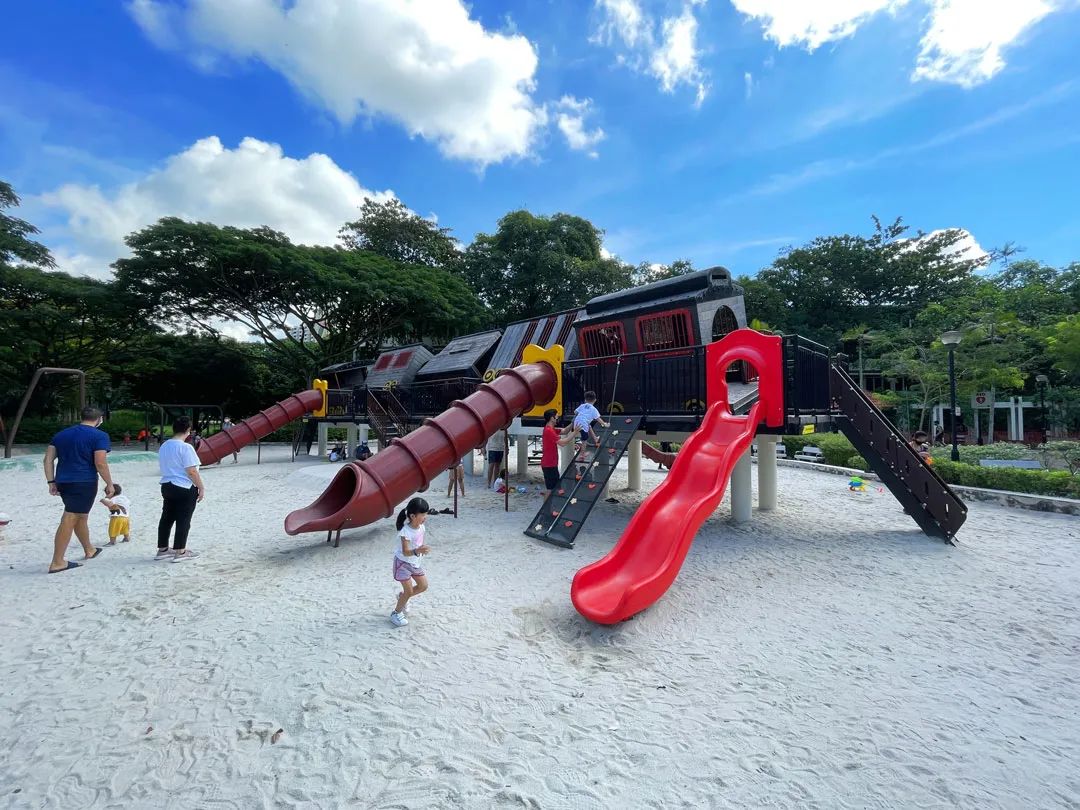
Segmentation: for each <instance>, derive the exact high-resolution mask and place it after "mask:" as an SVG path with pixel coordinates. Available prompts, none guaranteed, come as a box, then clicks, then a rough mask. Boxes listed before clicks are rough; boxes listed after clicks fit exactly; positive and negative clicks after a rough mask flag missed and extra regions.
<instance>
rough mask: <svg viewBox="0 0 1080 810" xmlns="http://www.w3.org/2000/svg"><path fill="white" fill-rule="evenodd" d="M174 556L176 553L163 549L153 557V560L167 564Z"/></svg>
mask: <svg viewBox="0 0 1080 810" xmlns="http://www.w3.org/2000/svg"><path fill="white" fill-rule="evenodd" d="M175 556H176V553H175V552H174V551H173V550H172V549H170V548H166V549H163V550H161V551H159V552H158V553H157V555H155V557H154V560H155V562H161V561H163V560H164V561H166V562H167V561H169V560H171V559H172V558H173V557H175Z"/></svg>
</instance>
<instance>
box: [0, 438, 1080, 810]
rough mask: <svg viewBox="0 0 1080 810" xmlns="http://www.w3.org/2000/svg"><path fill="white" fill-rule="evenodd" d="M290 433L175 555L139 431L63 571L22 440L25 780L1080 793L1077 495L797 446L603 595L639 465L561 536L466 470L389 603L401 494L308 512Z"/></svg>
mask: <svg viewBox="0 0 1080 810" xmlns="http://www.w3.org/2000/svg"><path fill="white" fill-rule="evenodd" d="M512 455H513V454H512ZM268 457H269V458H270V459H271V461H272V462H275V463H264V464H263V465H262V466H255V464H254V463H253V462H254V452H253V451H251V450H249V451H247V452H245V453H244V454H243V455H242V456H241V458H242V463H241V464H240V465H239V466H237V467H233V466H231V465H229V464H228V462H226V464H224V465H223V466H221V467H216V468H212V469H209V470H207V471H206V473H205V476H206V480H207V482H208V486H209V497H208V500H207V501H206V502H205V503H204V504H202V505H201V506H200V507H199V509H198V511H197V512H196V517H195V522H194V527H193V532H192V541H191V545H192V547H193V548H195V549H197V550H199V551H200V552H202V554H203V556H202V557H200V558H199V559H197V560H194V561H191V562H188V563H184V564H182V565H173V564H168V563H155V562H152V560H151V557H152V555H153V553H154V545H155V544H154V529H155V526H156V521H157V515H158V508H159V497H158V494H157V488H156V479H155V465H154V464H153V463H152V462H151V463H148V462H129V463H126V464H118V465H116V467H115V474H116V478H117V480H119V481H121V482H122V483H123V484H124V485H125V491H126V493H127V494H129V495H130V496H131V497H132V500H133V501H134V503H135V504H136V512H135V514H134V517H133V525H134V530H135V533H136V535H137V541H136V542H135V543H133V544H131V545H129V546H119V547H117V548H110V549H108V550H107V551H106V552H105V553H104V554H103V555H102V556H100V557H99V558H98V559H97V560H94V561H92V562H89V563H87V564H86V566H85V567H83V568H81V569H79V570H75V571H71V572H68V573H64V574H58V575H56V576H46V575H45V573H44V571H45V568H46V566H47V563H48V560H49V556H50V548H51V536H52V531H53V528H54V526H55V522H56V520H57V518H58V517H59V512H60V505H59V503H58V501H57V500H56V499H52V498H50V497H49V496H48V495H47V492H46V489H45V487H44V485H43V484H42V481H41V474H40V472H38V471H36V470H32V471H19V470H6V471H0V511H6V512H9V513H11V514H12V515H13V516H14V518H15V522H14V523H13V524H12V526H11V527H9V529H8V530H7V533H6V537H5V538H4V539H3V540H2V541H0V574H2V578H0V649H2V651H3V653H2V660H0V740H2V745H0V807H17V808H21V807H34V808H39V807H47V808H62V810H70V809H71V808H84V807H94V808H106V807H139V808H143V807H145V808H166V807H167V808H218V807H231V808H244V809H246V808H255V807H344V806H355V807H365V808H366V807H372V808H397V807H401V808H405V807H407V808H420V807H437V808H448V807H455V808H456V807H462V808H486V807H539V808H562V807H568V808H569V807H572V808H592V807H596V808H615V807H695V808H697V807H740V808H741V807H757V806H766V805H767V806H771V807H821V808H837V807H840V808H865V807H901V806H903V807H957V806H958V807H970V808H990V807H1008V808H1032V807H1038V808H1048V807H1076V806H1077V805H1080V776H1078V775H1077V774H1078V767H1077V762H1078V761H1080V688H1078V687H1080V618H1078V615H1077V609H1078V603H1077V598H1078V594H1080V522H1078V521H1077V520H1076V519H1074V518H1069V517H1065V516H1058V515H1043V514H1037V513H1032V512H1023V511H1013V510H1006V509H1004V508H1001V507H996V506H990V505H984V504H979V503H974V504H971V506H970V508H971V513H970V517H969V520H968V523H967V526H966V527H965V528H964V530H963V531H962V532H961V535H960V538H959V539H960V541H961V545H960V547H959V548H950V547H948V546H946V545H944V544H942V543H940V542H938V541H935V540H931V539H929V538H927V537H925V536H924V535H922V534H921V533H920V532H919V531H918V530H917V528H916V527H915V525H914V523H912V522H911V521H910V519H908V518H906V517H905V516H904V515H903V514H902V512H901V511H900V509H899V507H898V505H897V504H896V502H895V501H894V500H893V499H892V498H891V496H889V495H888V494H885V495H879V494H878V493H877V492H870V493H866V494H853V493H849V492H848V491H847V490H846V483H845V481H844V480H843V479H841V478H837V477H836V476H832V475H825V474H821V473H816V472H813V471H803V470H793V469H787V468H784V469H781V470H780V471H779V481H780V501H781V503H780V509H779V510H778V511H777V512H775V513H762V514H755V517H754V522H752V523H751V524H748V525H744V526H732V525H731V524H730V523H729V522H728V509H727V505H726V504H725V505H724V506H722V507H721V509H720V510H719V511H718V512H717V514H716V515H715V516H714V517H713V518H712V519H711V520H710V521H709V522H708V523H707V524H706V526H705V527H704V529H703V530H702V532H701V533H700V534H699V536H698V538H697V540H696V542H695V543H694V546H693V548H692V549H691V551H690V554H689V556H688V558H687V561H686V565H685V566H684V568H683V571H682V574H681V575H680V576H679V579H678V580H677V581H676V583H675V585H674V586H673V587H672V589H671V590H670V591H669V592H668V594H667V595H666V596H664V598H663V599H662V600H661V601H660V602H659V603H658V604H657V605H656V606H654V607H653V608H652V609H650V610H648V611H647V612H645V613H644V614H641V615H640V616H638V617H636V618H635V619H633V620H631V621H629V622H626V623H624V624H622V625H619V626H617V627H613V628H603V627H597V626H593V625H590V624H589V623H587V622H585V621H584V620H583V619H581V618H580V617H579V616H578V615H577V613H576V612H575V611H574V609H573V607H572V605H571V604H570V599H569V585H570V579H571V577H572V576H573V573H574V572H575V571H576V570H577V569H578V568H579V567H580V566H582V565H584V564H585V563H587V562H590V561H592V560H594V559H597V558H599V557H600V556H601V555H602V554H603V553H604V552H606V551H607V549H608V548H610V546H611V545H612V543H613V542H614V541H615V539H616V537H617V536H618V533H619V531H620V530H621V528H622V527H623V526H624V525H625V524H626V521H627V520H628V518H629V515H630V514H631V510H632V508H633V507H632V503H631V502H632V501H639V500H640V498H641V494H630V493H619V492H616V494H617V495H619V496H620V497H621V498H622V500H623V501H624V502H623V503H621V504H619V505H616V506H609V505H605V504H601V506H600V507H598V511H597V513H596V514H594V516H593V518H592V519H591V520H590V523H589V525H588V527H587V529H586V531H585V532H583V534H582V535H581V536H580V537H579V539H578V544H577V548H575V549H574V550H571V551H566V550H562V549H558V548H554V547H550V546H547V545H544V544H541V543H538V542H536V541H534V540H530V539H528V538H526V537H524V536H523V535H522V534H521V530H522V528H523V527H524V526H525V525H526V524H527V521H528V520H529V518H530V517H531V516H532V514H533V512H534V510H535V508H536V507H537V505H538V496H533V495H530V496H528V497H527V498H523V497H522V496H514V499H513V501H512V509H514V510H515V511H512V512H511V513H510V514H508V515H507V514H504V513H503V512H501V511H500V509H501V503H502V501H501V496H497V495H495V494H494V493H490V492H484V491H477V490H475V489H470V492H469V496H468V498H467V499H466V500H465V501H464V509H465V511H464V514H463V517H462V519H460V520H457V521H455V520H454V519H453V518H451V517H449V516H443V515H437V516H433V517H432V518H431V519H430V523H429V526H430V528H431V544H432V546H433V547H434V548H435V553H433V554H432V555H431V556H430V557H429V558H426V563H427V567H428V570H429V573H430V579H431V583H432V587H431V591H430V592H429V593H428V594H425V595H424V596H422V597H420V598H419V599H417V600H416V602H414V604H413V607H412V610H411V617H412V618H411V624H410V625H409V626H408V627H405V628H401V629H395V628H393V627H392V626H391V625H390V624H389V622H388V620H387V614H388V613H389V612H390V609H391V607H392V604H393V599H394V596H395V592H396V586H395V584H394V582H393V581H392V578H391V554H392V549H393V543H394V537H393V531H392V527H391V526H390V524H389V522H384V523H382V524H380V525H377V526H374V527H369V528H366V529H361V530H355V531H352V532H349V533H347V534H346V535H345V539H344V540H343V545H342V547H341V548H339V549H332V548H330V547H328V546H326V545H325V543H324V542H323V540H324V538H323V537H322V536H319V535H305V536H301V537H287V536H286V535H285V534H284V531H283V529H282V520H283V518H284V516H285V513H286V512H287V511H288V510H289V509H291V508H294V507H297V506H301V505H305V504H307V503H308V502H310V500H312V499H313V497H314V496H315V495H316V494H317V493H318V492H319V491H320V490H321V488H322V486H323V484H324V483H325V481H326V480H327V478H328V475H329V474H330V473H332V472H333V470H334V469H335V468H333V467H331V466H330V465H327V464H316V465H315V466H314V467H312V468H307V469H303V468H302V465H300V464H289V463H288V462H287V461H284V460H283V459H285V458H287V451H286V450H283V449H281V448H277V449H273V450H264V460H265V459H266V458H268ZM651 467H652V465H649V464H646V468H647V469H646V473H645V483H646V485H647V486H651V485H654V484H655V483H656V482H657V481H659V480H660V476H662V475H664V473H660V472H656V471H654V470H652V469H651ZM534 476H535V477H536V478H537V479H538V478H539V471H538V470H535V471H534ZM473 480H474V479H470V484H471V483H472V481H473ZM443 481H445V479H443ZM624 485H625V476H624V477H623V479H622V483H619V482H618V480H617V482H616V486H615V489H616V490H617V489H618V488H619V487H620V486H624ZM442 486H443V489H442V490H441V491H440V490H438V489H437V487H436V488H433V490H432V493H430V494H431V498H430V500H431V501H432V504H433V506H435V507H436V508H439V507H443V506H445V505H446V504H447V500H446V498H445V497H444V495H445V491H446V490H445V483H443V484H442ZM105 524H106V516H105V513H104V510H101V511H100V512H98V513H97V514H96V515H94V518H93V521H92V525H93V528H94V532H95V540H97V541H99V542H100V541H102V540H103V538H104V527H105ZM77 556H79V555H78V552H77V547H76V546H74V545H73V551H72V557H71V558H73V559H74V558H77ZM278 729H283V733H282V735H281V736H280V739H279V741H278V742H277V743H276V744H273V743H272V741H271V735H273V734H274V732H275V731H277V730H278Z"/></svg>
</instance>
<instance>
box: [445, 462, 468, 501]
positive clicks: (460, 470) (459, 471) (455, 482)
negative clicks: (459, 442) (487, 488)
mask: <svg viewBox="0 0 1080 810" xmlns="http://www.w3.org/2000/svg"><path fill="white" fill-rule="evenodd" d="M449 476H450V478H449V481H448V482H447V484H446V497H447V498H449V497H451V496H452V495H453V494H454V491H455V490H458V491H459V492H461V497H462V498H464V497H465V465H464V464H462V463H461V459H458V462H457V464H455V465H454V466H453V467H451V468H450V470H449Z"/></svg>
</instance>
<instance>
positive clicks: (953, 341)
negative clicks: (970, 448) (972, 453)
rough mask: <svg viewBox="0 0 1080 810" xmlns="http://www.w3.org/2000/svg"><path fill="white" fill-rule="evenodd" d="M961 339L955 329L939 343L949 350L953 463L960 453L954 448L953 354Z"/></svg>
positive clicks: (954, 397)
mask: <svg viewBox="0 0 1080 810" xmlns="http://www.w3.org/2000/svg"><path fill="white" fill-rule="evenodd" d="M963 337H964V335H963V334H962V333H961V332H958V331H957V330H955V329H950V330H949V331H948V332H946V333H945V334H943V335H942V336H941V342H942V343H943V344H945V346H947V347H948V349H949V399H950V405H951V407H952V419H951V420H949V423H950V425H951V433H952V455H951V456H950V458H952V460H953V461H959V460H960V451H959V450H958V449H957V447H956V361H955V359H954V354H955V352H956V347H957V346H959V345H960V341H961V340H962V339H963Z"/></svg>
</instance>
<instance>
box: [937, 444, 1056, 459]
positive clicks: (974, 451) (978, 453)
mask: <svg viewBox="0 0 1080 810" xmlns="http://www.w3.org/2000/svg"><path fill="white" fill-rule="evenodd" d="M957 450H959V451H960V461H961V462H962V463H964V464H974V465H977V464H978V463H979V460H980V459H984V458H1000V459H1003V460H1006V461H1016V460H1019V459H1027V458H1030V459H1037V458H1038V457H1039V456H1038V453H1036V452H1035V451H1034V450H1032V449H1031V448H1030V447H1028V446H1027V445H1026V444H1013V443H1011V442H996V443H995V444H983V445H977V444H972V445H960V446H959V447H958V448H957ZM930 454H931V455H932V456H933V457H934V461H938V460H939V459H940V460H942V461H949V460H950V457H951V455H952V447H951V446H950V447H935V448H933V449H932V450H931V451H930Z"/></svg>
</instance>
